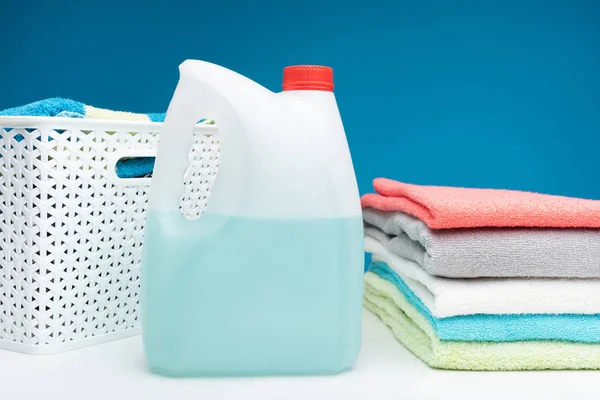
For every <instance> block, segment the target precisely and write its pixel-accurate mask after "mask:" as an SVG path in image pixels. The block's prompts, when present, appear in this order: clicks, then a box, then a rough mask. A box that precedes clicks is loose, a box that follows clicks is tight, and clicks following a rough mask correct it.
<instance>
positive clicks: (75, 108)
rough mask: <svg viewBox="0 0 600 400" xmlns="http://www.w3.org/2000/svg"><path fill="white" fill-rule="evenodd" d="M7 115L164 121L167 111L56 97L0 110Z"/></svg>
mask: <svg viewBox="0 0 600 400" xmlns="http://www.w3.org/2000/svg"><path fill="white" fill-rule="evenodd" d="M0 116H5V117H69V118H100V119H112V120H132V121H147V122H163V121H164V120H165V113H148V114H136V113H128V112H122V111H112V110H105V109H102V108H97V107H92V106H88V105H85V104H83V103H81V102H79V101H75V100H71V99H63V98H60V97H54V98H50V99H45V100H40V101H36V102H33V103H30V104H26V105H24V106H19V107H14V108H8V109H6V110H3V111H0Z"/></svg>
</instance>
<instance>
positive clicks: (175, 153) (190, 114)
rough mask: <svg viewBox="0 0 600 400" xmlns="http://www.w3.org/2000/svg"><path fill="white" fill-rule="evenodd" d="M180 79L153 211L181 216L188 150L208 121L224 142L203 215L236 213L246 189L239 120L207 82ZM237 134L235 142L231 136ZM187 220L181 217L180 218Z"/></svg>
mask: <svg viewBox="0 0 600 400" xmlns="http://www.w3.org/2000/svg"><path fill="white" fill-rule="evenodd" d="M182 67H183V65H182V66H181V67H180V71H181V76H180V79H179V82H178V84H177V88H176V89H175V93H174V94H173V98H172V99H171V102H170V104H169V108H168V110H167V114H166V116H165V120H164V123H163V129H162V131H161V133H160V142H159V146H158V151H157V155H156V162H155V166H154V171H153V176H152V183H151V185H150V193H149V210H150V211H179V201H180V198H181V195H182V194H183V192H184V174H185V172H186V170H187V168H188V166H189V162H188V151H189V149H190V146H192V144H193V140H194V137H193V131H194V128H195V127H196V124H197V123H198V121H200V120H202V119H203V118H210V119H212V120H214V121H215V122H216V124H217V130H218V133H217V134H218V137H219V142H220V150H221V151H220V157H219V170H218V173H217V177H216V180H215V183H214V186H213V188H212V190H211V193H210V194H209V196H210V199H207V200H208V203H207V206H206V209H205V212H207V211H210V209H212V208H215V206H216V205H217V206H216V208H218V209H219V210H229V211H231V212H233V211H234V210H236V209H237V208H238V207H239V202H240V199H241V193H242V191H243V190H244V188H243V182H244V177H243V174H244V172H243V171H244V164H245V162H246V155H245V154H244V153H245V152H244V151H243V150H244V147H245V145H244V141H245V140H247V138H246V137H245V135H243V134H242V131H243V126H242V124H241V119H240V117H239V115H238V113H237V112H236V110H235V109H234V108H233V106H232V105H231V104H230V103H229V102H228V101H227V99H226V98H225V97H224V96H223V95H222V94H221V93H219V92H218V91H216V90H215V89H214V88H212V87H211V86H210V85H209V84H207V83H206V82H203V81H200V80H198V79H197V78H196V77H194V76H191V75H189V74H187V73H186V71H185V70H184V68H182ZM229 132H236V135H235V137H233V136H232V135H230V134H228V133H229ZM182 218H183V216H182Z"/></svg>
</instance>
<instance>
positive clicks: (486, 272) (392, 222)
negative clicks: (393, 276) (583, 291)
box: [363, 208, 600, 278]
mask: <svg viewBox="0 0 600 400" xmlns="http://www.w3.org/2000/svg"><path fill="white" fill-rule="evenodd" d="M363 219H364V221H365V235H366V236H370V237H372V238H374V239H377V240H379V241H380V242H381V243H383V244H384V245H385V246H386V247H387V248H388V250H389V251H391V252H392V253H394V254H396V255H398V256H400V257H404V258H407V259H409V260H412V261H414V262H416V263H417V264H419V265H420V266H421V267H423V269H425V270H426V271H427V272H429V273H430V274H431V275H437V276H444V277H449V278H477V277H549V278H550V277H551V278H600V230H598V229H554V228H550V229H548V228H474V229H431V228H429V227H428V226H427V225H426V224H425V223H424V222H422V221H421V220H419V219H418V218H415V217H413V216H410V215H408V214H404V213H401V212H383V211H378V210H375V209H372V208H367V209H364V210H363Z"/></svg>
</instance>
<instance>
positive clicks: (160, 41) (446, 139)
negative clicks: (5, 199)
mask: <svg viewBox="0 0 600 400" xmlns="http://www.w3.org/2000/svg"><path fill="white" fill-rule="evenodd" d="M0 10H1V11H0V21H1V23H0V49H1V53H0V109H3V108H7V107H12V106H16V105H21V104H25V103H28V102H31V101H34V100H39V99H42V98H47V97H53V96H61V97H69V98H73V99H76V100H79V101H82V102H85V103H87V104H91V105H95V106H98V107H103V108H111V109H119V110H130V111H136V112H160V111H164V110H165V109H166V108H167V105H168V102H169V99H170V97H171V94H172V92H173V90H174V88H175V85H176V83H177V78H178V72H177V66H178V65H179V63H180V62H182V61H183V60H184V59H186V58H196V59H203V60H208V61H212V62H215V63H218V64H221V65H224V66H226V67H229V68H231V69H234V70H236V71H238V72H240V73H242V74H244V75H246V76H248V77H250V78H252V79H254V80H256V81H258V82H260V83H262V84H263V85H265V86H266V87H268V88H270V89H272V90H277V91H278V90H280V85H281V75H282V68H283V67H284V66H286V65H289V64H298V63H313V64H325V65H330V66H332V67H333V68H334V70H335V81H336V95H337V97H338V102H339V105H340V110H341V113H342V117H343V119H344V123H345V127H346V132H347V135H348V140H349V143H350V148H351V151H352V154H353V158H354V164H355V168H356V171H357V176H358V181H359V186H360V189H361V192H362V193H365V192H367V191H369V190H370V188H371V186H370V181H371V179H372V178H374V177H376V176H387V177H393V178H396V179H399V180H404V181H407V182H414V183H421V184H438V185H461V186H474V187H504V188H513V189H522V190H533V191H541V192H547V193H555V194H564V195H571V196H580V197H587V198H596V199H600V179H599V178H600V157H599V156H598V151H599V147H600V146H599V145H600V1H592V0H590V1H567V0H564V1H551V0H548V1H523V0H521V1H458V0H457V1H400V0H397V1H391V0H390V1H386V2H382V1H376V0H371V1H368V2H363V1H361V2H354V1H351V0H346V1H329V2H328V1H325V0H321V1H316V2H315V1H309V0H306V1H294V2H292V1H261V0H256V1H227V0H212V1H179V0H169V1H160V2H159V1H156V2H152V1H150V0H147V1H144V2H141V1H140V2H132V1H129V2H128V1H112V0H105V1H102V2H92V1H81V2H75V1H70V2H63V1H60V0H55V1H14V0H0Z"/></svg>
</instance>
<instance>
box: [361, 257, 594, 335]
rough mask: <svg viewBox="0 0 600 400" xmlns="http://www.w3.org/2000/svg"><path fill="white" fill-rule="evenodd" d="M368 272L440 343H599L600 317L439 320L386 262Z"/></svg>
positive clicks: (479, 316) (509, 316)
mask: <svg viewBox="0 0 600 400" xmlns="http://www.w3.org/2000/svg"><path fill="white" fill-rule="evenodd" d="M369 271H370V272H373V273H375V274H377V275H378V276H380V277H381V278H383V279H385V280H387V281H389V282H391V283H393V284H394V285H395V286H396V287H397V288H398V289H399V290H400V292H402V294H404V296H405V297H406V298H407V299H408V301H409V302H410V303H411V304H412V305H413V306H414V307H415V308H416V309H417V310H418V311H419V312H420V313H421V314H423V315H424V316H425V318H427V320H428V321H429V322H430V323H431V325H432V326H433V328H434V330H435V332H436V334H437V336H438V337H439V338H440V339H441V340H447V341H466V342H513V341H521V340H564V341H570V342H584V343H600V314H502V315H499V314H475V315H459V316H454V317H447V318H438V317H435V316H433V315H432V314H431V312H430V311H429V309H428V308H427V307H426V306H425V305H424V304H423V302H422V301H421V299H419V297H418V296H417V295H415V294H414V292H413V291H411V290H410V288H409V287H408V286H407V285H406V283H405V282H404V281H403V280H402V278H400V276H399V275H398V274H397V273H396V272H395V271H394V270H392V269H391V268H390V267H389V266H388V265H387V264H385V263H383V262H374V263H372V264H371V265H370V266H369Z"/></svg>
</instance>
